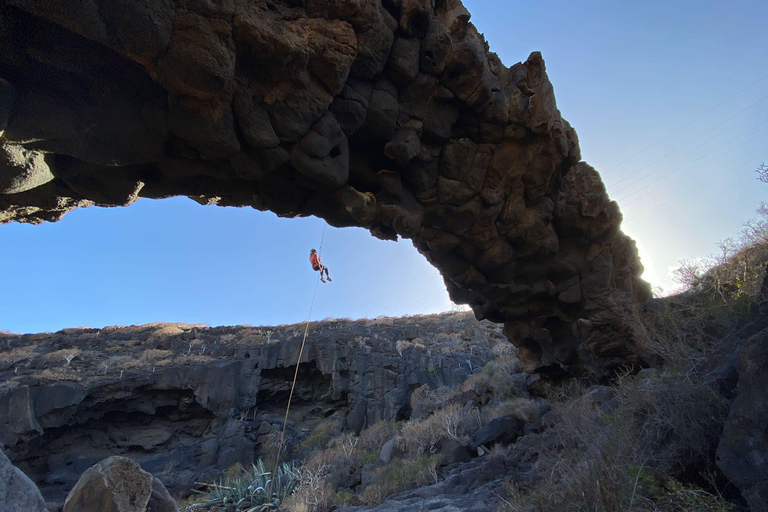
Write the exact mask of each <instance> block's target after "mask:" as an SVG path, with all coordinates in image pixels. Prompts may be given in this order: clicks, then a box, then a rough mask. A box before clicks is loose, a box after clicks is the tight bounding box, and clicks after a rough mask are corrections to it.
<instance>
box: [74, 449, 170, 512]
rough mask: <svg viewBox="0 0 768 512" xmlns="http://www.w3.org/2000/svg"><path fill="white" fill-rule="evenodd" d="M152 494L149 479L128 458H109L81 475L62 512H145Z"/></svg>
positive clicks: (151, 485) (150, 478)
mask: <svg viewBox="0 0 768 512" xmlns="http://www.w3.org/2000/svg"><path fill="white" fill-rule="evenodd" d="M160 485H162V484H160ZM166 492H167V491H166ZM152 493H153V484H152V475H150V474H149V473H147V472H146V471H144V470H143V469H141V467H140V466H139V465H138V464H137V463H136V462H134V461H132V460H131V459H129V458H127V457H121V456H114V457H109V458H108V459H104V460H102V461H101V462H99V463H98V464H96V465H94V466H92V467H91V468H89V469H88V470H87V471H86V472H85V473H83V475H82V476H81V477H80V480H78V482H77V484H76V485H75V487H74V488H73V489H72V490H71V491H70V492H69V496H67V500H66V501H65V502H64V512H146V511H147V505H148V504H149V499H150V497H151V496H152ZM158 503H159V501H158Z"/></svg>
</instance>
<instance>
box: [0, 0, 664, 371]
mask: <svg viewBox="0 0 768 512" xmlns="http://www.w3.org/2000/svg"><path fill="white" fill-rule="evenodd" d="M0 9H2V11H1V13H0V14H1V16H2V17H1V18H0V40H1V41H2V47H3V48H4V49H5V50H4V52H3V53H2V54H1V55H0V129H1V130H3V133H2V137H0V144H1V147H2V151H0V223H2V222H12V221H18V222H32V223H39V222H43V221H56V220H58V219H60V218H61V217H62V216H63V215H64V214H65V213H66V212H68V211H70V210H72V209H74V208H77V207H81V206H89V205H93V204H96V205H99V206H126V205H129V204H130V203H132V202H133V201H135V200H136V199H137V198H140V197H147V198H164V197H170V196H176V195H186V196H189V197H191V198H193V199H195V200H197V201H199V202H201V203H204V204H218V205H223V206H251V207H254V208H257V209H259V210H271V211H273V212H275V213H277V214H278V215H281V216H305V215H316V216H319V217H322V218H324V219H325V220H326V221H328V222H329V223H330V224H331V225H334V226H361V227H365V228H367V229H369V230H370V232H371V233H372V234H373V235H374V236H377V237H379V238H383V239H396V238H397V236H398V235H399V236H401V237H404V238H410V239H411V240H412V241H413V243H414V245H415V246H416V248H417V249H418V250H419V251H420V252H421V253H422V254H424V256H425V257H426V258H427V259H428V260H429V261H430V262H431V263H432V264H433V265H434V266H436V267H437V268H438V269H439V270H440V272H441V273H442V275H443V277H444V279H445V283H446V285H447V287H448V291H449V293H450V296H451V298H452V299H453V300H454V301H457V302H462V303H468V304H470V305H471V306H472V308H473V309H474V311H475V314H476V316H477V317H478V318H488V319H491V320H493V321H496V322H503V323H504V324H505V333H506V334H507V336H508V337H509V339H510V340H511V341H512V342H513V343H515V344H516V345H517V346H518V347H519V348H520V353H521V355H522V356H523V359H524V360H525V361H526V362H527V363H528V365H529V368H538V369H539V370H543V369H545V368H546V369H551V370H560V369H563V370H567V371H570V372H573V371H580V370H585V369H586V370H591V371H595V370H600V371H604V370H606V369H610V368H613V367H615V366H617V365H622V364H635V363H640V362H641V358H640V356H639V355H638V354H639V352H640V350H639V348H638V346H637V344H636V336H635V333H634V326H635V320H634V315H635V311H634V310H635V308H636V306H637V304H638V303H639V302H641V301H643V300H645V299H646V298H647V297H648V296H649V287H648V285H647V283H645V282H644V281H642V280H641V279H640V277H639V276H640V274H641V273H642V267H641V265H640V262H639V259H638V257H637V251H636V248H635V245H634V242H633V241H632V240H631V239H629V238H628V237H627V236H625V235H624V234H623V233H621V231H619V224H620V222H621V214H620V212H619V208H618V205H617V204H616V203H615V202H612V201H610V200H609V198H608V196H607V194H606V191H605V187H604V186H603V184H602V181H601V179H600V176H599V174H598V173H597V172H596V171H595V170H594V169H593V168H591V167H590V166H589V165H587V164H586V163H584V162H581V161H580V160H581V156H580V151H579V146H578V140H577V136H576V133H575V131H574V130H573V128H571V126H570V125H569V124H568V123H567V122H566V121H565V120H564V119H562V117H561V116H560V112H559V111H558V110H557V108H556V105H555V97H554V91H553V88H552V85H551V84H550V82H549V79H548V78H547V75H546V72H545V67H544V61H543V60H542V58H541V55H539V54H538V53H533V54H531V56H530V57H529V58H528V60H526V61H525V62H524V63H518V64H515V65H513V66H512V67H510V68H507V67H505V66H504V65H503V64H502V63H501V61H500V60H499V58H498V57H497V56H496V55H495V54H494V53H491V52H490V51H489V49H488V45H487V43H486V42H485V40H484V39H483V37H482V35H480V34H478V32H477V30H476V29H475V27H474V26H473V25H472V24H471V23H469V13H468V12H467V11H466V9H465V8H464V7H463V6H462V4H461V2H460V1H459V0H334V1H330V0H303V1H302V0H270V1H265V0H254V1H244V0H119V1H118V0H71V1H67V2H48V1H44V0H31V1H30V0H4V1H3V2H2V7H0Z"/></svg>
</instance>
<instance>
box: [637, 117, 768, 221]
mask: <svg viewBox="0 0 768 512" xmlns="http://www.w3.org/2000/svg"><path fill="white" fill-rule="evenodd" d="M766 123H768V121H766V122H765V123H762V124H766ZM758 126H761V125H758ZM766 133H768V130H765V131H762V132H760V133H758V134H757V135H755V136H754V137H752V138H751V139H747V140H745V141H744V142H742V143H741V144H739V145H737V146H734V147H732V148H731V149H729V150H728V151H726V152H725V153H723V154H722V155H718V156H716V157H715V158H713V159H711V160H709V161H708V162H706V163H705V164H704V165H707V164H710V163H712V162H714V161H715V160H717V159H718V158H720V157H721V156H723V155H727V154H728V153H730V152H731V151H733V150H734V149H737V148H739V147H741V146H743V145H744V144H746V143H747V142H751V141H753V140H755V139H756V138H758V137H760V136H761V135H764V134H766ZM737 138H738V137H737ZM733 140H736V139H733ZM733 140H732V141H729V142H727V143H726V144H723V146H725V145H727V144H729V143H730V142H733ZM723 146H720V147H723ZM717 149H719V148H717ZM688 165H690V164H688ZM688 165H685V166H683V167H681V168H680V169H678V170H676V171H674V172H673V173H670V174H668V175H667V176H665V177H663V178H659V179H658V180H656V181H655V182H654V183H651V184H650V185H648V186H651V185H653V184H655V183H658V182H659V181H663V180H664V179H666V178H668V177H669V176H671V175H672V174H674V173H675V172H677V171H679V170H681V169H684V168H685V167H688ZM697 170H701V168H700V167H697V168H694V169H691V170H690V171H688V172H686V173H683V174H681V175H679V176H677V177H675V178H674V179H672V180H671V181H669V182H668V183H666V185H668V184H669V183H672V182H673V181H677V180H679V179H680V178H682V177H684V176H687V175H689V174H691V173H692V172H694V171H697ZM645 188H648V187H645ZM662 188H664V186H662V187H658V188H655V189H653V190H651V191H650V192H648V193H646V194H643V195H642V196H640V197H636V198H635V199H633V200H632V201H629V202H627V203H624V205H623V206H624V207H626V206H628V205H630V204H632V203H635V202H637V201H639V200H640V199H642V198H644V197H647V196H649V195H651V194H653V193H654V192H657V191H659V190H661V189H662ZM641 190H642V189H641ZM631 196H632V194H630V195H629V196H627V198H628V197H631ZM625 199H626V198H625Z"/></svg>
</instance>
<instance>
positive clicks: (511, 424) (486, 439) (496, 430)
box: [468, 416, 525, 450]
mask: <svg viewBox="0 0 768 512" xmlns="http://www.w3.org/2000/svg"><path fill="white" fill-rule="evenodd" d="M524 427H525V421H523V420H521V419H520V418H516V417H515V416H502V417H500V418H495V419H493V420H491V421H489V422H488V424H487V425H486V426H484V427H482V428H481V429H479V430H477V431H476V432H475V433H474V434H472V437H471V438H470V439H469V443H468V446H469V448H470V449H471V450H477V448H478V447H480V446H482V445H485V446H487V447H489V448H490V447H491V446H492V445H494V444H510V443H513V442H515V440H516V439H517V438H518V437H520V436H521V435H523V432H524Z"/></svg>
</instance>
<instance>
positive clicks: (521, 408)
mask: <svg viewBox="0 0 768 512" xmlns="http://www.w3.org/2000/svg"><path fill="white" fill-rule="evenodd" d="M502 416H514V417H515V418H519V419H521V420H523V421H525V422H527V423H533V422H535V421H536V420H538V419H539V404H538V403H536V401H535V400H531V399H529V398H512V399H509V400H505V401H503V402H500V403H498V404H496V405H492V406H489V407H484V408H483V410H482V413H481V414H480V417H481V418H482V421H483V423H488V422H489V421H491V420H492V419H494V418H500V417H502Z"/></svg>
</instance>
